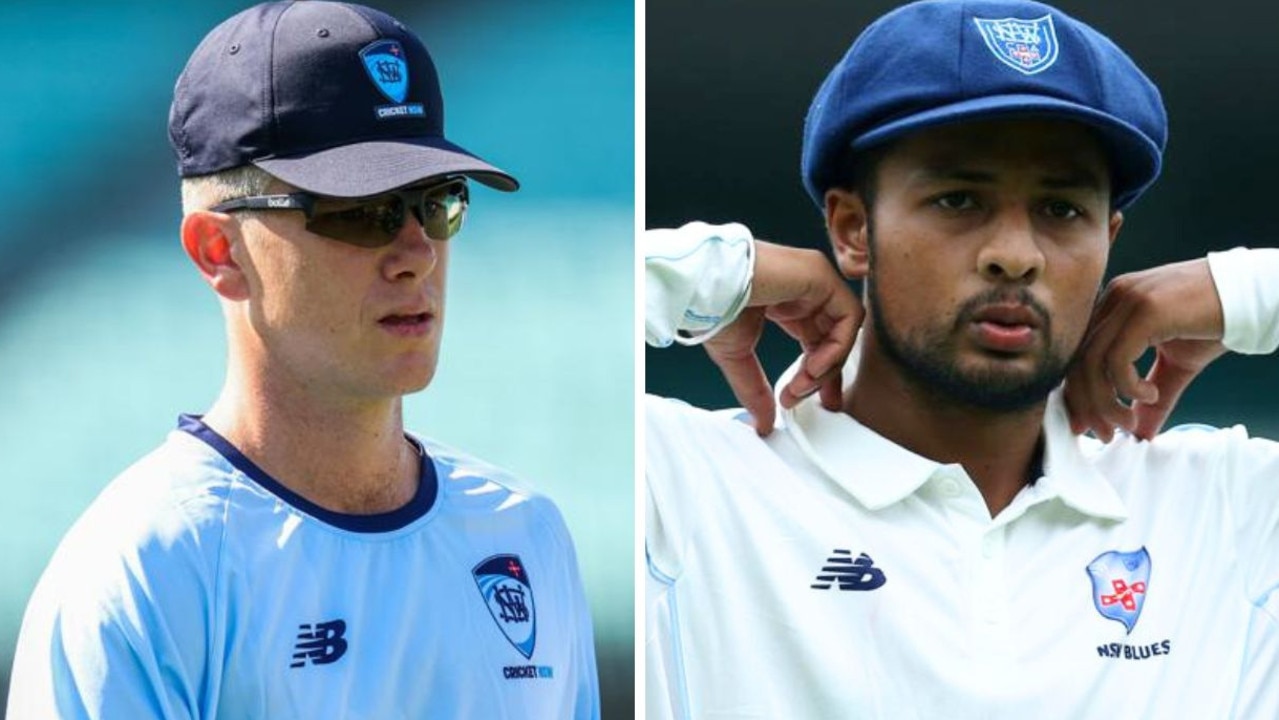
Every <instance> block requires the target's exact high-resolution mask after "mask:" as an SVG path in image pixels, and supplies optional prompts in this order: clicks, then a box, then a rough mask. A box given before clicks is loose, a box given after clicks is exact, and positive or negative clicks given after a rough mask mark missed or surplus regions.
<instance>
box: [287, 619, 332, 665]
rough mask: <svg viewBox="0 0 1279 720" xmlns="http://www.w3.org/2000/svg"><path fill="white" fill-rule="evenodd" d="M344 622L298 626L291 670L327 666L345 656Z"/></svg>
mask: <svg viewBox="0 0 1279 720" xmlns="http://www.w3.org/2000/svg"><path fill="white" fill-rule="evenodd" d="M345 634H346V621H345V620H330V621H328V622H322V623H316V624H314V625H299V626H298V642H297V645H295V646H294V647H293V650H294V652H293V662H292V663H290V664H289V667H291V668H299V667H302V666H304V665H306V664H307V662H310V663H311V664H312V665H328V664H329V663H332V662H337V661H338V659H340V658H341V657H342V656H343V655H344V654H346V639H344V638H343V637H342V636H343V635H345Z"/></svg>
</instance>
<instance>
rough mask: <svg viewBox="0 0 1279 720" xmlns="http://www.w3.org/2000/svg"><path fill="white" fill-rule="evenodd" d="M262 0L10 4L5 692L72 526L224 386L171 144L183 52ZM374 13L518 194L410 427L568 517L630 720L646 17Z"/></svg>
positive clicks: (508, 1) (5, 112) (616, 693)
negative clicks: (490, 465)
mask: <svg viewBox="0 0 1279 720" xmlns="http://www.w3.org/2000/svg"><path fill="white" fill-rule="evenodd" d="M250 4H252V3H250V2H230V1H227V0H202V1H201V2H198V3H156V2H144V1H143V0H126V1H122V2H112V3H99V2H90V1H87V0H65V1H63V2H59V3H56V4H54V3H45V2H33V3H4V4H3V5H0V47H4V48H5V59H4V60H3V61H2V62H0V85H3V87H4V88H5V98H4V100H3V103H2V107H0V197H3V198H4V199H5V201H6V203H5V204H6V209H5V210H4V211H3V212H0V377H3V378H4V385H3V390H0V483H2V487H3V490H4V493H5V497H6V502H5V503H4V507H3V509H2V510H0V547H3V551H4V552H3V555H2V556H0V578H2V582H0V698H3V697H6V696H7V683H8V673H9V664H10V660H11V657H12V653H13V646H14V642H15V640H16V637H17V632H18V627H19V623H20V620H21V613H22V610H23V607H24V606H25V603H26V600H27V597H28V595H29V594H30V592H31V589H32V588H33V587H34V585H35V582H36V579H37V578H38V577H39V573H40V572H41V570H42V569H43V567H44V565H45V563H46V561H47V560H48V558H49V556H50V554H51V553H52V552H53V549H54V547H55V545H56V543H57V541H58V539H59V538H60V537H61V535H62V533H63V532H64V531H65V530H66V528H67V527H68V526H69V525H70V524H71V523H72V522H73V521H74V519H75V518H76V517H77V516H78V514H79V513H80V511H81V510H82V509H83V508H84V507H85V506H86V505H87V504H88V503H89V502H90V501H91V500H92V498H93V497H94V496H95V495H96V494H97V493H98V492H99V491H100V490H101V488H102V487H103V486H104V485H105V484H106V483H107V481H108V480H110V478H111V477H113V476H114V475H115V474H116V473H118V472H119V471H120V470H122V469H123V468H125V467H126V466H127V465H128V464H129V463H130V462H132V461H133V460H134V459H136V458H137V457H139V456H140V455H142V454H143V453H144V452H146V451H147V450H149V449H150V448H152V447H154V446H155V445H156V444H158V443H159V442H160V441H161V439H162V438H163V436H164V434H165V433H166V432H167V431H168V430H169V429H170V428H172V427H173V425H174V422H175V420H176V417H177V414H178V413H179V412H192V411H194V412H200V411H203V410H204V409H205V408H206V407H207V406H208V405H209V403H210V402H211V401H212V400H213V398H214V396H215V394H216V392H217V390H218V388H219V386H220V381H221V377H222V369H223V364H224V358H223V354H224V343H223V338H222V320H221V315H220V313H219V311H218V308H217V304H216V302H215V301H214V298H213V295H212V294H211V292H210V291H209V290H208V289H207V288H206V287H205V286H204V285H203V284H202V283H201V282H200V281H199V279H198V277H197V275H196V274H195V272H194V270H193V269H192V268H191V267H190V266H189V262H188V261H187V260H186V258H185V256H184V255H183V254H182V251H181V248H180V246H179V244H178V236H177V227H178V222H179V219H180V215H181V213H180V209H179V198H178V183H177V177H176V174H175V171H174V166H173V160H172V156H171V154H170V151H169V148H168V144H167V138H166V132H165V128H166V122H167V116H168V107H169V101H170V95H171V92H172V87H173V82H174V80H175V79H176V78H177V75H178V73H179V71H180V70H181V68H182V66H183V64H185V62H186V58H187V56H188V55H189V54H190V52H191V51H192V50H193V49H194V48H195V46H196V44H197V43H198V42H199V40H200V39H201V38H202V37H203V36H204V34H205V33H206V32H207V31H208V30H209V29H211V28H212V27H213V26H214V25H215V24H216V23H217V22H219V21H221V20H222V19H224V18H225V17H228V16H229V15H231V14H233V13H234V12H236V11H238V10H239V9H241V8H243V7H247V6H248V5H250ZM374 4H376V5H378V6H379V7H381V8H382V9H384V10H386V11H388V12H390V13H391V14H393V15H395V16H397V17H399V18H400V19H401V20H404V21H405V22H406V23H407V24H408V25H409V26H410V27H412V28H414V29H415V30H416V31H417V32H418V33H419V34H420V35H421V36H422V37H423V39H424V40H425V42H426V44H427V46H428V47H429V48H430V49H431V51H432V53H433V55H434V57H435V60H436V64H437V66H438V67H439V70H440V75H441V78H442V83H443V86H444V94H445V98H446V102H447V121H448V126H447V127H448V129H449V136H450V138H452V139H454V140H457V141H458V142H460V143H462V144H463V145H464V146H466V147H469V148H472V149H474V150H475V151H477V152H478V153H480V154H481V155H483V156H484V157H486V158H488V159H490V160H492V161H493V162H495V163H497V164H498V165H500V166H501V167H503V168H505V169H507V170H510V171H511V172H513V173H515V174H516V175H517V176H518V177H519V178H520V179H521V181H522V182H523V184H524V189H523V190H522V191H521V192H520V193H518V194H515V195H510V196H507V195H504V194H500V193H495V192H491V191H488V190H485V189H480V190H478V191H476V192H475V193H474V198H473V206H472V215H471V217H470V219H469V222H468V226H467V229H466V231H465V232H464V233H463V235H462V236H461V237H459V238H458V240H457V241H456V242H457V243H458V245H457V247H456V249H455V251H454V254H453V258H452V263H453V265H452V267H451V268H450V274H451V277H450V293H449V316H448V322H447V333H446V341H445V343H444V353H443V362H442V366H441V369H440V372H439V374H437V376H436V378H437V379H436V381H435V383H434V384H433V385H432V386H431V387H430V388H429V389H428V390H427V391H426V392H425V393H423V394H421V395H418V396H415V397H413V398H411V399H410V400H409V401H408V402H407V404H406V415H407V418H406V419H407V423H408V425H409V426H410V427H411V428H413V429H414V430H416V431H418V432H421V433H423V434H426V435H430V436H433V437H436V438H438V439H440V440H442V441H444V442H448V443H451V444H454V445H457V446H459V447H462V448H465V449H467V450H468V451H470V452H473V453H475V454H477V455H479V456H481V457H484V458H486V459H488V460H489V461H491V462H494V463H496V464H499V465H502V466H505V467H507V468H509V469H512V470H514V471H516V472H517V473H519V474H520V475H522V476H523V477H524V478H526V479H527V480H528V481H529V483H530V484H531V485H532V486H534V487H535V488H537V489H538V490H540V491H543V492H545V493H547V494H549V495H550V496H552V497H553V498H554V499H555V500H556V501H557V502H558V503H559V505H560V507H561V509H562V510H563V512H564V515H565V516H566V518H567V520H568V524H569V526H570V529H571V530H572V532H573V534H574V537H575V538H576V542H577V548H578V554H579V557H580V560H581V564H582V566H583V570H584V576H585V583H586V590H587V593H588V594H589V595H590V598H591V603H592V610H593V612H594V615H595V621H596V642H597V647H598V655H599V661H600V680H601V686H602V689H603V693H604V708H605V717H606V718H609V717H615V718H621V717H630V716H631V708H632V706H633V677H634V676H633V661H632V657H633V655H632V653H633V647H634V644H633V632H632V627H633V625H632V623H633V620H632V618H633V600H632V587H633V563H632V557H633V554H632V546H633V542H632V539H633V519H632V518H633V502H632V477H633V469H632V468H633V455H634V453H633V445H632V443H633V440H632V433H633V421H632V407H633V405H632V400H633V397H632V395H633V389H632V388H633V381H632V378H633V365H634V362H633V359H634V355H633V345H632V320H631V318H632V308H633V298H632V287H633V283H632V257H633V255H632V247H633V245H632V241H631V238H632V234H633V227H634V225H633V217H634V216H633V190H634V188H633V185H634V179H633V178H634V173H633V169H634V146H633V144H632V140H633V137H634V74H633V48H634V40H633V38H634V34H633V25H634V6H633V4H632V3H630V2H622V1H620V0H608V1H603V2H601V1H599V0H540V1H539V2H536V3H526V2H516V1H515V0H469V1H468V2H459V3H443V2H429V3H428V2H411V1H409V0H396V1H392V0H387V1H377V0H375V1H374ZM2 715H3V707H0V716H2Z"/></svg>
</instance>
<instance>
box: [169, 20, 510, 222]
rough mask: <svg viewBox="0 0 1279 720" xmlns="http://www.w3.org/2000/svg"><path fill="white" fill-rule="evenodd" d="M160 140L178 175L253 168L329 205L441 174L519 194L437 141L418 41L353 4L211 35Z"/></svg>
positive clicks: (435, 103) (192, 63) (432, 82)
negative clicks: (331, 199)
mask: <svg viewBox="0 0 1279 720" xmlns="http://www.w3.org/2000/svg"><path fill="white" fill-rule="evenodd" d="M169 141H170V142H171V143H172V145H173V150H174V152H175V153H176V154H177V157H178V174H179V175H180V176H182V177H184V178H186V177H196V176H199V175H207V174H209V173H215V172H219V171H221V170H227V169H230V168H234V167H239V166H241V165H249V164H252V165H256V166H258V167H259V168H262V169H263V170H265V171H267V172H269V173H270V174H272V175H274V176H276V177H278V178H280V179H281V180H283V181H285V182H287V183H289V184H290V185H294V186H296V187H298V188H300V189H302V190H306V191H308V192H313V193H317V194H320V195H331V196H336V197H362V196H366V195H375V194H378V193H382V192H386V191H388V190H393V189H395V188H398V187H402V186H404V185H408V184H410V183H414V182H417V181H420V180H424V179H427V178H431V177H435V176H441V175H466V176H468V177H473V178H475V179H476V180H478V181H479V182H482V183H484V184H485V185H488V186H490V187H494V188H497V189H498V190H506V191H511V190H515V189H517V188H518V187H519V183H518V182H517V181H516V180H515V178H513V177H511V176H510V175H508V174H507V173H505V172H503V171H502V170H499V169H498V168H496V167H494V166H492V165H490V164H488V163H487V162H485V161H484V160H481V159H480V158H479V157H477V156H476V155H474V154H472V153H471V152H469V151H467V150H464V149H463V148H461V147H460V146H458V145H455V144H453V143H451V142H449V141H448V140H446V139H445V138H444V100H443V98H442V96H441V94H440V83H439V78H438V76H437V75H436V71H435V64H434V63H433V62H432V61H431V56H430V55H429V54H428V53H427V51H426V48H425V47H424V46H423V45H422V41H421V40H419V39H418V38H417V36H416V35H414V34H413V33H412V32H411V31H410V30H409V29H408V28H406V27H405V26H404V25H403V24H402V23H400V22H399V21H398V20H396V19H395V18H393V17H391V16H390V15H387V14H386V13H383V12H380V11H377V10H374V9H372V8H367V7H364V6H362V5H354V4H350V3H340V2H325V1H323V0H298V1H295V2H271V3H264V4H261V5H257V6H254V7H252V8H249V9H248V10H245V11H243V12H241V13H239V14H237V15H235V16H233V17H231V18H230V19H228V20H226V21H225V22H223V23H222V24H221V25H218V26H217V27H216V28H214V29H213V30H212V31H211V32H210V33H209V34H208V35H207V36H205V38H204V40H203V41H202V42H201V43H200V45H199V47H197V48H196V49H195V52H194V53H193V54H192V55H191V59H190V60H188V61H187V65H186V69H184V70H183V71H182V75H181V76H180V77H178V82H177V85H176V86H175V87H174V90H173V106H172V107H171V108H170V111H169Z"/></svg>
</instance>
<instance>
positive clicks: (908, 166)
mask: <svg viewBox="0 0 1279 720" xmlns="http://www.w3.org/2000/svg"><path fill="white" fill-rule="evenodd" d="M1166 140H1167V122H1166V117H1165V114H1164V109H1163V105H1162V101H1161V100H1160V97H1159V93H1158V91H1157V90H1156V88H1155V87H1154V85H1153V84H1152V83H1151V82H1150V80H1149V79H1147V78H1146V76H1145V75H1144V74H1143V73H1142V72H1141V71H1140V70H1139V69H1138V68H1137V67H1136V65H1135V64H1134V63H1133V62H1132V60H1131V59H1129V58H1128V57H1127V56H1126V55H1125V54H1124V53H1123V52H1122V51H1121V50H1120V49H1119V48H1117V47H1116V46H1115V45H1114V44H1113V43H1111V42H1110V41H1109V40H1108V39H1106V38H1105V37H1103V36H1102V35H1101V34H1099V33H1098V32H1097V31H1095V30H1093V29H1092V28H1090V27H1088V26H1086V25H1084V24H1083V23H1081V22H1079V21H1077V20H1075V19H1073V18H1071V17H1069V16H1068V15H1066V14H1064V13H1062V12H1060V11H1058V10H1056V9H1054V8H1051V7H1049V6H1046V5H1042V4H1039V3H1035V2H1027V1H1022V0H987V1H983V2H950V1H947V0H927V1H925V2H919V3H914V4H911V5H907V6H904V7H902V8H899V9H897V10H895V11H893V12H891V13H889V14H887V15H885V16H884V17H882V18H881V19H879V20H878V21H877V22H875V23H874V24H872V25H871V26H870V27H868V28H867V29H866V30H865V31H864V32H863V33H862V34H861V36H860V37H859V38H858V39H857V41H856V42H855V43H854V44H853V46H852V47H851V48H850V49H849V51H848V53H847V55H846V56H845V57H844V58H843V59H842V60H841V61H840V62H839V63H838V64H837V65H836V66H835V68H834V69H833V70H832V71H831V73H830V75H829V76H828V77H827V78H826V81H825V82H824V83H823V84H822V85H821V87H820V89H819V90H818V91H817V95H816V97H815V99H814V100H813V104H812V107H811V109H810V111H809V115H808V118H807V122H806V124H805V127H804V147H803V156H802V171H803V179H804V184H805V187H806V188H807V190H808V192H809V194H810V195H811V197H812V199H813V201H814V202H815V203H816V204H817V206H818V207H819V208H820V209H821V211H822V212H823V215H824V218H825V222H826V227H827V231H828V235H829V238H830V241H831V244H832V249H833V253H834V257H835V262H836V265H837V268H838V272H836V270H835V269H834V268H832V267H831V266H830V265H829V263H828V262H827V261H826V260H825V258H824V257H823V256H822V255H820V254H819V253H816V252H813V251H804V250H798V249H793V248H786V247H782V246H778V245H772V244H769V243H765V242H762V241H757V240H755V239H754V238H753V237H752V235H751V233H750V231H749V230H748V229H747V228H745V227H744V226H742V225H737V224H732V225H720V226H715V225H707V224H704V223H690V224H689V225H686V226H684V227H682V228H680V229H678V230H654V231H649V232H648V233H647V237H646V238H645V242H646V248H645V250H646V266H647V282H648V284H647V298H646V320H647V334H648V340H649V342H650V344H653V345H656V346H664V345H667V344H670V343H672V342H682V343H687V344H693V343H699V342H704V343H705V345H706V348H707V352H708V353H709V354H710V355H711V357H712V359H714V360H715V361H716V363H717V364H718V365H719V366H720V368H721V370H722V371H723V372H724V374H725V375H726V377H727V378H728V379H729V382H730V384H731V385H732V386H733V388H734V391H735V392H736V394H737V396H738V398H739V399H740V400H741V401H742V403H743V405H744V406H745V408H746V410H747V411H748V412H749V414H747V413H745V412H740V411H729V412H707V411H702V410H698V409H696V408H690V407H689V406H687V405H683V404H681V403H678V402H672V401H668V400H664V399H661V398H649V399H648V401H647V417H648V424H647V431H646V444H647V448H646V456H647V466H646V477H647V483H648V498H647V507H646V521H647V525H646V541H647V556H648V573H649V588H648V594H649V600H648V613H649V614H648V627H649V629H650V630H649V632H650V637H649V638H648V647H649V648H650V650H649V655H648V659H649V662H648V673H649V676H648V687H649V689H650V691H649V695H648V699H647V701H648V708H649V715H650V717H653V718H666V717H672V718H674V717H691V718H711V717H736V718H746V717H751V718H756V717H770V718H771V717H794V718H827V717H832V718H833V717H857V718H867V717H882V718H894V719H895V720H896V719H902V718H1010V719H1011V718H1030V717H1034V718H1092V717H1148V718H1173V717H1176V718H1182V717H1226V716H1234V717H1274V716H1275V715H1276V714H1277V713H1279V703H1277V702H1276V690H1275V689H1274V685H1275V684H1274V682H1273V676H1274V673H1275V671H1276V668H1277V664H1276V652H1277V649H1279V633H1277V631H1276V625H1275V617H1276V613H1277V612H1279V599H1276V597H1277V594H1276V593H1273V592H1272V591H1273V590H1274V589H1275V588H1276V587H1279V552H1276V551H1275V548H1276V547H1279V482H1277V481H1279V445H1277V444H1276V443H1274V442H1271V441H1268V440H1262V439H1255V438H1249V437H1248V436H1247V433H1246V431H1245V430H1244V429H1243V428H1241V427H1235V428H1233V429H1229V430H1217V429H1211V428H1204V427H1193V428H1177V429H1174V430H1171V431H1169V432H1167V433H1164V434H1161V435H1160V434H1157V433H1158V430H1159V427H1160V426H1161V425H1162V423H1163V421H1164V420H1165V419H1166V418H1167V416H1168V413H1169V412H1170V410H1171V407H1172V404H1173V403H1174V402H1175V401H1176V398H1177V397H1178V395H1179V394H1180V392H1181V391H1182V390H1183V389H1184V388H1185V387H1186V385H1187V384H1188V383H1189V382H1190V380H1191V379H1192V378H1193V377H1194V376H1195V375H1196V374H1197V373H1198V372H1199V371H1200V370H1201V369H1202V368H1203V367H1204V366H1205V365H1206V364H1207V363H1209V362H1211V361H1212V360H1213V359H1215V358H1216V357H1217V356H1219V355H1220V354H1221V353H1223V352H1225V351H1226V350H1227V349H1229V350H1234V351H1236V352H1249V353H1265V352H1273V351H1274V350H1275V349H1276V347H1279V250H1245V249H1237V250H1232V251H1230V252H1226V253H1219V254H1211V255H1209V257H1208V258H1206V259H1201V260H1195V261H1190V262H1185V263H1179V264H1175V265H1169V266H1164V267H1159V268H1155V269H1153V270H1148V271H1145V272H1142V273H1137V274H1134V275H1129V276H1123V277H1120V278H1117V279H1116V280H1114V281H1113V282H1112V283H1111V284H1110V285H1109V286H1108V287H1107V289H1106V291H1105V292H1104V293H1103V294H1102V295H1101V296H1100V298H1098V295H1097V293H1098V290H1099V289H1100V286H1101V282H1102V279H1103V277H1104V273H1105V268H1106V262H1107V259H1108V255H1109V251H1110V247H1111V245H1112V244H1113V243H1114V242H1115V240H1116V238H1117V237H1118V234H1119V230H1120V228H1121V226H1122V224H1123V214H1122V211H1123V209H1124V208H1126V207H1128V206H1129V205H1130V204H1131V203H1133V202H1135V201H1136V200H1137V199H1138V198H1139V197H1140V196H1141V194H1142V192H1143V191H1144V190H1145V189H1146V188H1147V187H1149V185H1150V184H1151V183H1152V182H1153V181H1154V180H1155V178H1156V177H1157V176H1158V174H1159V169H1160V164H1161V160H1162V153H1163V148H1164V146H1165V143H1166ZM840 275H843V276H844V277H845V278H852V279H860V280H863V281H864V283H865V286H864V288H865V291H864V294H863V297H862V298H860V299H859V298H857V297H855V296H854V295H853V294H852V293H851V292H850V291H849V290H848V288H847V287H846V285H845V283H844V282H843V281H842V279H841V278H840V277H839V276H840ZM765 319H768V320H772V321H774V322H775V323H777V324H779V325H781V326H782V327H783V328H784V329H785V330H786V331H787V332H789V333H790V334H791V335H793V336H794V337H796V338H797V339H798V340H800V342H801V344H802V345H803V347H804V356H803V357H802V358H800V360H798V361H797V362H796V363H795V365H794V366H792V368H791V369H790V370H789V371H787V373H786V374H784V375H783V376H782V378H781V379H780V380H779V381H778V383H777V385H778V387H779V392H778V395H777V398H776V400H774V398H773V396H772V395H771V392H770V391H769V388H768V383H767V381H766V380H765V378H764V376H763V372H762V370H761V369H760V366H759V364H758V362H757V360H756V359H755V356H754V347H755V343H756V341H757V340H758V338H759V334H760V331H761V329H762V326H763V324H764V321H765ZM859 326H860V327H861V328H862V330H863V331H864V332H861V333H860V338H859V339H858V340H857V345H856V346H855V347H853V349H852V352H851V354H850V353H849V352H848V351H849V348H850V346H852V345H853V338H854V335H855V333H856V331H857V328H858V327H859ZM1152 347H1153V348H1154V349H1155V350H1156V354H1157V359H1156V362H1155V364H1154V366H1153V367H1152V369H1151V371H1150V373H1149V375H1148V376H1147V377H1145V378H1141V377H1138V376H1137V374H1136V372H1135V370H1134V369H1133V363H1134V362H1135V361H1136V360H1137V358H1138V357H1139V356H1140V355H1141V354H1142V352H1144V351H1145V350H1146V349H1148V348H1152ZM845 358H847V360H845ZM1072 360H1075V362H1074V363H1073V364H1072ZM1068 374H1069V380H1068V382H1067V383H1066V387H1065V389H1064V391H1063V390H1059V389H1057V388H1058V386H1059V385H1060V384H1061V383H1062V381H1063V380H1064V379H1066V378H1067V375H1068ZM845 381H847V382H846V384H845ZM1129 403H1130V404H1129ZM777 405H780V406H781V409H780V410H778V408H777ZM774 428H776V430H775V431H774ZM1088 429H1091V430H1093V431H1094V432H1095V433H1096V435H1097V436H1098V437H1099V438H1101V440H1104V441H1105V442H1101V441H1098V440H1095V439H1092V438H1086V437H1081V436H1080V435H1079V434H1080V433H1082V432H1084V431H1085V430H1088Z"/></svg>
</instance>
